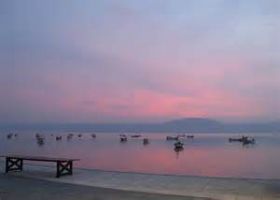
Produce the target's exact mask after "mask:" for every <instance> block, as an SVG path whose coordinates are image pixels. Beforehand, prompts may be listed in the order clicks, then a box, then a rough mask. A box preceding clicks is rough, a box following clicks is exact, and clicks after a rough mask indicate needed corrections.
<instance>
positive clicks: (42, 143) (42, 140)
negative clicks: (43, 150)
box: [37, 137, 45, 146]
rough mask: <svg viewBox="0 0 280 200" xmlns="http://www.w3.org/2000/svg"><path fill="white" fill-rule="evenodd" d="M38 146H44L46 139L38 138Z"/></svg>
mask: <svg viewBox="0 0 280 200" xmlns="http://www.w3.org/2000/svg"><path fill="white" fill-rule="evenodd" d="M37 144H38V145H39V146H42V145H44V144H45V138H43V137H38V138H37Z"/></svg>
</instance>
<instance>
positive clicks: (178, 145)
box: [174, 141, 184, 149]
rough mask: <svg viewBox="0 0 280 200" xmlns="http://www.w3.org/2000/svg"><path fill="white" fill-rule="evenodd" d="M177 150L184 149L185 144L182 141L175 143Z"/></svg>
mask: <svg viewBox="0 0 280 200" xmlns="http://www.w3.org/2000/svg"><path fill="white" fill-rule="evenodd" d="M174 146H175V149H183V148H184V143H183V142H181V141H177V142H175V143H174Z"/></svg>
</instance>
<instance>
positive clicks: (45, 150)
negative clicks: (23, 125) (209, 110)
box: [0, 131, 280, 179]
mask: <svg viewBox="0 0 280 200" xmlns="http://www.w3.org/2000/svg"><path fill="white" fill-rule="evenodd" d="M14 133H17V134H18V137H16V138H12V139H7V138H6V134H7V132H5V133H4V132H3V133H0V154H24V155H39V156H42V155H43V156H58V157H71V158H80V159H81V161H80V162H77V163H76V166H79V167H82V168H90V169H102V170H113V171H129V172H144V173H157V174H176V175H195V176H215V177H245V178H269V179H280V171H279V169H280V135H279V134H271V133H262V134H260V133H258V134H254V133H251V134H247V135H251V136H253V137H255V138H256V141H257V142H256V144H255V145H248V146H244V145H242V144H240V143H229V142H228V138H229V137H238V136H240V135H239V134H194V136H195V138H194V139H193V140H192V139H184V140H183V141H184V144H185V145H184V150H182V151H180V152H176V151H174V146H173V144H174V141H166V139H165V138H166V136H167V135H176V134H172V133H170V134H166V133H164V134H163V133H143V134H141V135H142V136H143V137H147V138H149V140H150V143H149V144H148V145H143V142H142V138H143V137H142V138H130V137H129V138H128V141H127V142H126V143H121V142H120V140H119V134H118V133H96V135H97V137H96V138H95V139H93V138H92V137H91V134H92V133H82V137H81V138H79V137H78V136H77V135H78V134H79V133H81V132H79V133H78V132H72V133H73V134H74V137H73V138H72V139H71V140H67V138H66V136H67V135H68V134H69V133H71V132H55V131H52V132H46V131H45V132H44V131H42V132H40V134H41V135H44V137H45V143H44V144H43V145H39V144H38V143H37V141H36V139H35V133H36V132H35V131H29V132H14ZM52 135H53V136H52ZM56 135H61V136H62V137H63V139H62V141H56V140H55V136H56ZM128 135H132V134H128Z"/></svg>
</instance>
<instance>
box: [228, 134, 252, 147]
mask: <svg viewBox="0 0 280 200" xmlns="http://www.w3.org/2000/svg"><path fill="white" fill-rule="evenodd" d="M228 141H229V142H242V143H243V145H246V144H255V142H256V141H255V138H252V137H248V136H242V137H241V138H229V139H228Z"/></svg>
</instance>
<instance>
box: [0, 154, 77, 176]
mask: <svg viewBox="0 0 280 200" xmlns="http://www.w3.org/2000/svg"><path fill="white" fill-rule="evenodd" d="M0 157H4V158H6V173H8V172H10V171H22V170H23V161H24V160H28V161H39V162H54V163H56V177H57V178H59V177H60V176H63V175H72V174H73V161H78V160H79V159H68V158H50V157H42V156H22V155H6V156H0Z"/></svg>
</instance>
